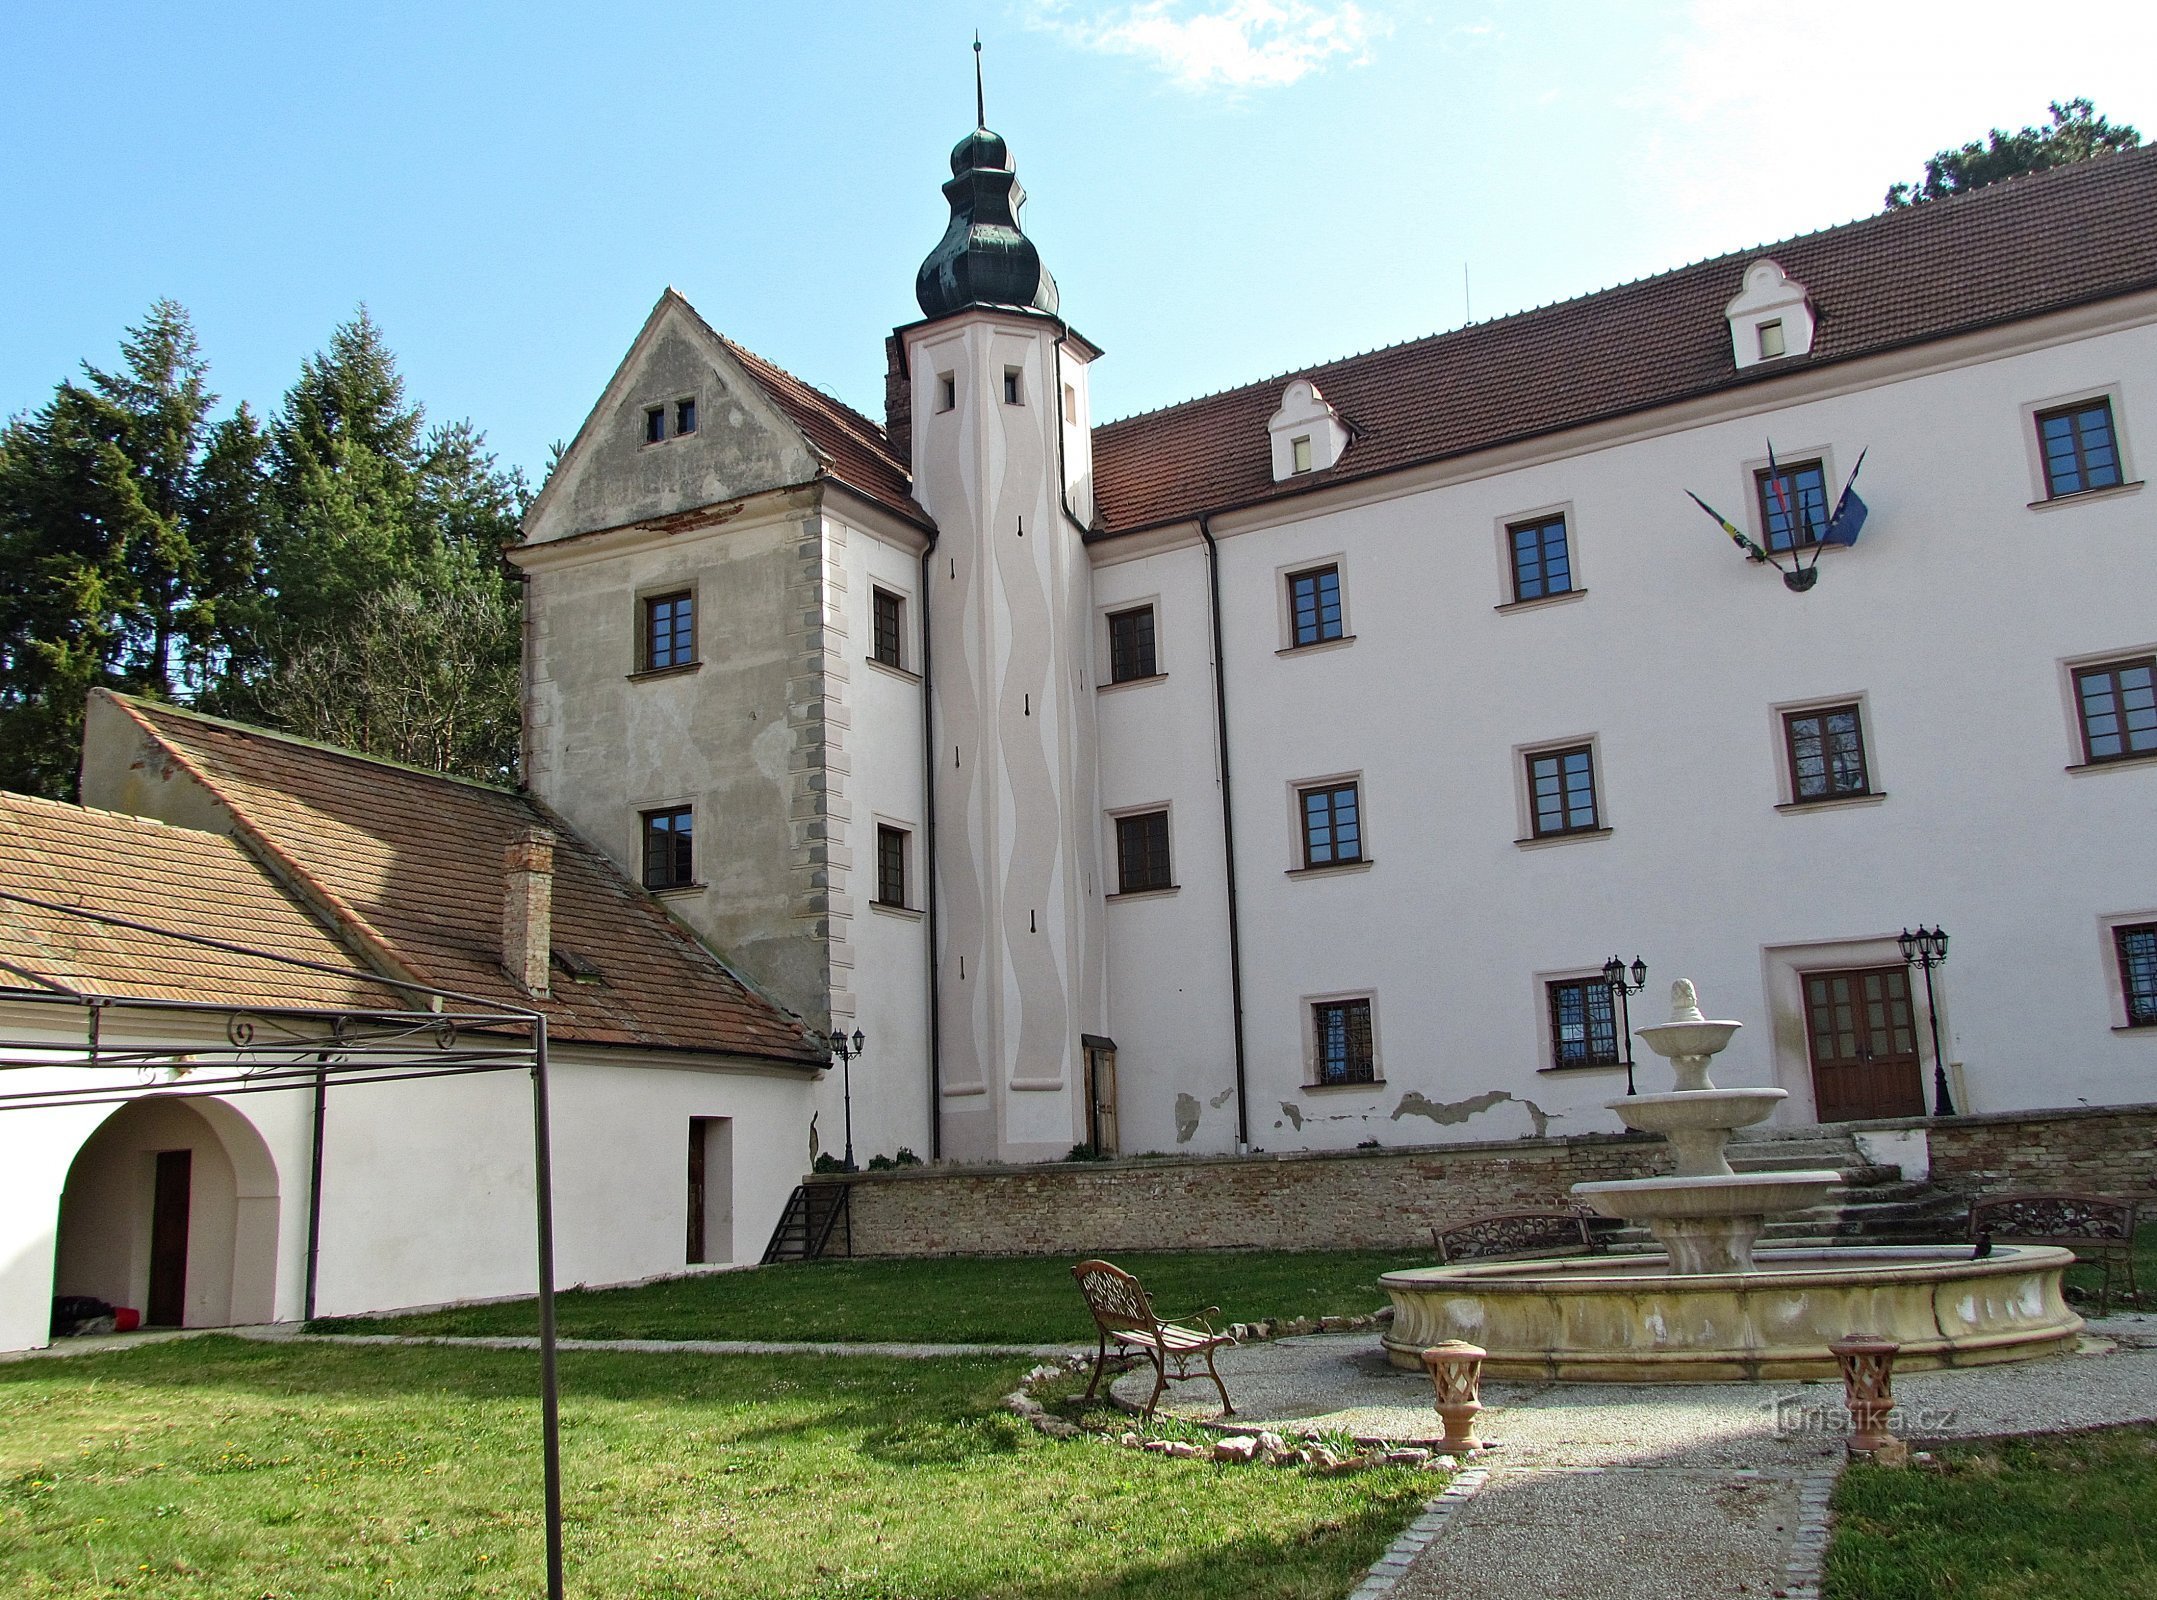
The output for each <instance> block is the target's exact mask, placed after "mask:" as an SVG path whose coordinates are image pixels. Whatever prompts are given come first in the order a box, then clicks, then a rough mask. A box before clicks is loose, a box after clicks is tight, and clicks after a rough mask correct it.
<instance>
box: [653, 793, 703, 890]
mask: <svg viewBox="0 0 2157 1600" xmlns="http://www.w3.org/2000/svg"><path fill="white" fill-rule="evenodd" d="M643 823H644V887H645V888H647V889H680V888H684V887H687V886H688V885H690V884H693V883H695V882H696V852H695V851H694V849H693V848H692V847H691V844H692V829H691V825H690V808H689V807H687V806H670V807H669V808H668V809H666V810H664V811H647V812H645V813H644V814H643Z"/></svg>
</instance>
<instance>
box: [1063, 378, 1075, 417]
mask: <svg viewBox="0 0 2157 1600" xmlns="http://www.w3.org/2000/svg"><path fill="white" fill-rule="evenodd" d="M1064 421H1066V422H1076V421H1078V386H1077V385H1076V384H1071V383H1067V384H1065V385H1064Z"/></svg>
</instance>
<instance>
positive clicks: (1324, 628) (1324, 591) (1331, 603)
mask: <svg viewBox="0 0 2157 1600" xmlns="http://www.w3.org/2000/svg"><path fill="white" fill-rule="evenodd" d="M1288 625H1289V638H1290V640H1291V641H1292V642H1293V643H1295V644H1298V645H1306V644H1324V643H1325V642H1326V641H1327V640H1328V639H1338V638H1340V637H1341V569H1340V568H1339V567H1313V568H1312V569H1311V570H1310V571H1308V572H1291V573H1290V574H1289V575H1288Z"/></svg>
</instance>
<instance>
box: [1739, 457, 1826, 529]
mask: <svg viewBox="0 0 2157 1600" xmlns="http://www.w3.org/2000/svg"><path fill="white" fill-rule="evenodd" d="M1753 484H1754V487H1755V489H1756V491H1757V492H1758V494H1759V496H1760V526H1761V527H1762V528H1763V529H1765V530H1766V532H1767V536H1768V537H1767V547H1768V548H1769V549H1770V550H1776V551H1787V550H1801V549H1805V548H1807V547H1809V546H1812V545H1816V544H1818V543H1819V542H1820V536H1821V535H1822V534H1824V533H1825V532H1827V471H1826V469H1825V468H1824V467H1823V466H1822V465H1821V464H1820V463H1819V462H1817V461H1798V462H1793V463H1791V464H1790V465H1789V466H1786V467H1783V468H1782V469H1781V470H1780V471H1779V472H1771V471H1769V470H1768V469H1767V468H1766V467H1762V468H1761V469H1760V470H1759V471H1758V472H1756V473H1754V474H1753Z"/></svg>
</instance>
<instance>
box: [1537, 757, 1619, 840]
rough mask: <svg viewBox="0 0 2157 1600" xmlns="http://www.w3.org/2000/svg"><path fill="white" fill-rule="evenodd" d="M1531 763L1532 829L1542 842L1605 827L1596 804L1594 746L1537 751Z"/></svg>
mask: <svg viewBox="0 0 2157 1600" xmlns="http://www.w3.org/2000/svg"><path fill="white" fill-rule="evenodd" d="M1524 759H1525V760H1526V761H1527V763H1528V818H1529V826H1530V828H1531V830H1532V831H1533V833H1534V835H1535V837H1536V838H1538V839H1543V838H1549V837H1551V836H1552V835H1554V834H1561V833H1590V832H1593V831H1594V830H1595V829H1597V828H1599V827H1601V826H1602V819H1601V813H1600V811H1599V810H1598V809H1597V807H1596V803H1595V752H1594V749H1593V748H1592V747H1591V746H1588V745H1584V744H1579V745H1572V746H1570V747H1568V748H1566V749H1564V750H1535V751H1531V752H1530V753H1529V754H1528V755H1527V756H1526V757H1525V758H1524Z"/></svg>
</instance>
